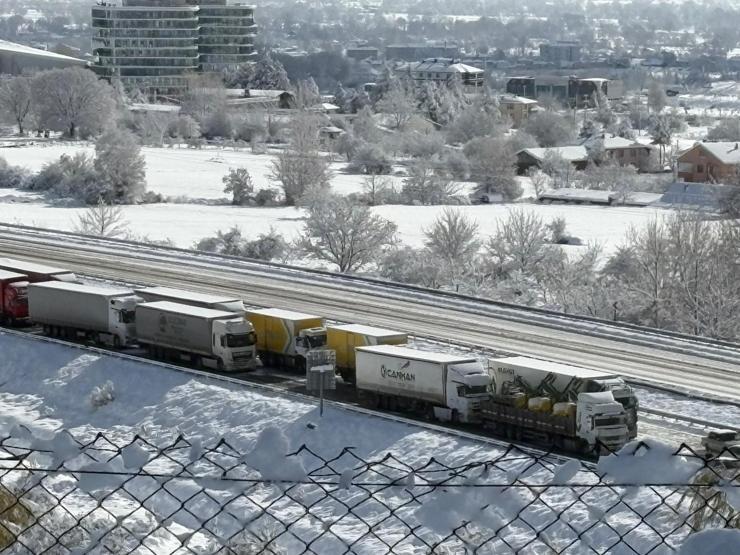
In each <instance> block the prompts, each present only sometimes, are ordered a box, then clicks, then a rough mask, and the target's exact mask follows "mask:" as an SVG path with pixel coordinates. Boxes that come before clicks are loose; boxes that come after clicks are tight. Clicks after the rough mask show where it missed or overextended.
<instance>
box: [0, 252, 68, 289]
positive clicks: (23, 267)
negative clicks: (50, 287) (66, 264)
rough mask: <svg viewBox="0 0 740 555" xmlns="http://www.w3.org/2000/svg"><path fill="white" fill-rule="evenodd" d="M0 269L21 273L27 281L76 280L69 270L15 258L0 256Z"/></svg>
mask: <svg viewBox="0 0 740 555" xmlns="http://www.w3.org/2000/svg"><path fill="white" fill-rule="evenodd" d="M0 270H4V271H6V272H13V273H16V274H23V275H24V276H26V277H27V278H28V282H29V283H39V282H42V281H66V282H70V283H71V282H75V281H77V276H75V274H74V273H72V272H70V271H69V270H64V269H62V268H55V267H53V266H47V265H45V264H36V263H35V262H26V261H25V260H17V259H15V258H4V257H0Z"/></svg>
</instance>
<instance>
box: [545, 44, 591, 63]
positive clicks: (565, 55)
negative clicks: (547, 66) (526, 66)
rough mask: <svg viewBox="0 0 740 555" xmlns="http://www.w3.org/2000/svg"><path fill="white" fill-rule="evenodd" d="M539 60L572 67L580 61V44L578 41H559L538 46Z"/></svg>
mask: <svg viewBox="0 0 740 555" xmlns="http://www.w3.org/2000/svg"><path fill="white" fill-rule="evenodd" d="M540 58H541V59H542V61H543V62H550V63H553V64H558V65H561V66H565V65H572V64H574V63H576V62H580V61H581V43H580V42H578V41H570V40H559V41H556V42H552V43H546V44H541V45H540Z"/></svg>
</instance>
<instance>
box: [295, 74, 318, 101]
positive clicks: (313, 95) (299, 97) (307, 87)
mask: <svg viewBox="0 0 740 555" xmlns="http://www.w3.org/2000/svg"><path fill="white" fill-rule="evenodd" d="M295 96H296V104H298V106H300V107H301V108H304V109H306V108H310V107H311V106H315V105H316V104H319V103H320V102H321V93H320V92H319V87H318V85H316V81H314V80H313V77H309V78H308V79H305V80H302V81H298V85H297V86H296V95H295Z"/></svg>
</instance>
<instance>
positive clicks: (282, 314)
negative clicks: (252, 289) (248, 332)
mask: <svg viewBox="0 0 740 555" xmlns="http://www.w3.org/2000/svg"><path fill="white" fill-rule="evenodd" d="M247 314H248V315H249V314H260V315H262V316H272V317H273V318H282V319H283V320H292V321H295V320H320V319H321V316H316V315H315V314H305V313H303V312H294V311H292V310H283V309H282V308H259V309H255V310H249V311H247Z"/></svg>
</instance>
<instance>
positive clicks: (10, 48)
mask: <svg viewBox="0 0 740 555" xmlns="http://www.w3.org/2000/svg"><path fill="white" fill-rule="evenodd" d="M6 52H7V53H14V54H30V55H33V56H39V57H43V58H53V59H55V60H66V61H68V62H79V64H80V65H84V64H86V63H87V62H86V61H85V60H81V59H79V58H73V57H72V56H65V55H64V54H57V53H56V52H49V51H48V50H41V49H40V48H32V47H31V46H25V45H23V44H17V43H15V42H10V41H7V40H2V39H0V53H6Z"/></svg>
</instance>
